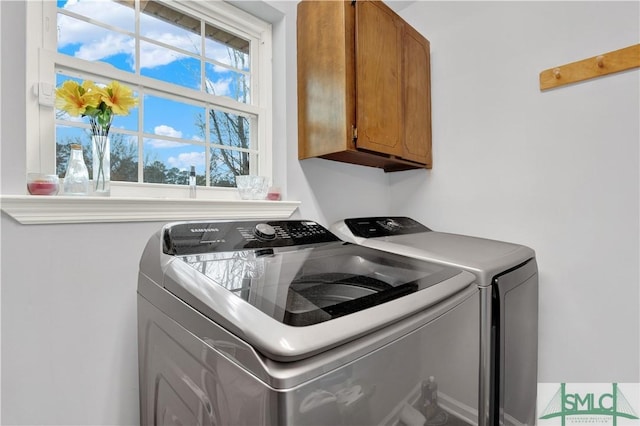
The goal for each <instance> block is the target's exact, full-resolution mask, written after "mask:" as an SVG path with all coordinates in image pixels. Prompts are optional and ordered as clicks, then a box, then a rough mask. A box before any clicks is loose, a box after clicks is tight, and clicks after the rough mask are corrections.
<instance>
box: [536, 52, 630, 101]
mask: <svg viewBox="0 0 640 426" xmlns="http://www.w3.org/2000/svg"><path fill="white" fill-rule="evenodd" d="M638 67H640V44H634V45H632V46H629V47H625V48H623V49H619V50H614V51H611V52H608V53H603V54H601V55H598V56H594V57H592V58H588V59H583V60H581V61H577V62H572V63H570V64H566V65H561V66H559V67H554V68H549V69H547V70H544V71H542V72H541V73H540V90H547V89H552V88H554V87H559V86H564V85H565V84H571V83H576V82H578V81H583V80H588V79H591V78H596V77H601V76H603V75H607V74H611V73H614V72H619V71H624V70H628V69H631V68H638Z"/></svg>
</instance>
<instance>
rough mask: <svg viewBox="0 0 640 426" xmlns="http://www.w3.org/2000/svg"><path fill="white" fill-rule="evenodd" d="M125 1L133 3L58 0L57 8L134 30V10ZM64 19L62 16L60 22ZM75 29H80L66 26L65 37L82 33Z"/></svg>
mask: <svg viewBox="0 0 640 426" xmlns="http://www.w3.org/2000/svg"><path fill="white" fill-rule="evenodd" d="M125 3H133V1H131V2H126V1H107V0H100V1H96V0H82V1H76V0H69V1H66V0H58V9H62V10H64V11H70V12H73V13H76V14H78V15H82V16H84V17H87V18H89V19H92V20H94V21H98V22H102V23H104V24H107V25H110V26H113V27H117V28H120V29H122V30H124V31H128V32H134V31H135V11H134V10H133V4H129V5H126V4H125ZM64 19H66V17H64V16H62V22H65V21H64ZM60 23H61V15H60V14H59V15H58V25H60ZM65 26H66V25H65ZM75 30H80V28H74V27H73V26H69V27H67V31H66V32H65V33H66V34H65V37H67V36H70V35H73V34H76V35H81V36H83V35H84V34H82V33H81V32H76V31H75ZM82 38H84V37H82ZM63 40H66V38H63Z"/></svg>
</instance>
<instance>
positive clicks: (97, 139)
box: [56, 80, 138, 191]
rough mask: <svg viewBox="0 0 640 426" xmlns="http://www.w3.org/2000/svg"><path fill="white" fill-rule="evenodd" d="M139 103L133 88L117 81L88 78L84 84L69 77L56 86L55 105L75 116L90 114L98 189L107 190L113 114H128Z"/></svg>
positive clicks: (94, 170) (95, 176)
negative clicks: (107, 159)
mask: <svg viewBox="0 0 640 426" xmlns="http://www.w3.org/2000/svg"><path fill="white" fill-rule="evenodd" d="M137 103H138V100H137V99H136V98H135V97H134V96H133V91H132V90H131V89H130V88H129V87H127V86H125V85H122V84H120V83H119V82H117V81H112V82H111V83H109V84H108V85H106V86H104V87H102V86H98V85H97V84H95V83H94V82H93V81H90V80H85V81H83V82H82V84H80V83H78V82H77V81H75V80H67V81H65V82H64V83H62V85H61V86H60V87H59V88H57V89H56V108H58V109H60V110H63V111H66V112H67V113H68V114H69V115H70V116H72V117H78V116H82V117H89V124H90V125H91V135H92V141H93V146H94V169H93V174H94V178H93V179H94V183H95V185H96V190H97V191H98V190H105V189H107V190H108V188H106V185H108V180H109V178H108V174H110V173H109V165H105V158H109V152H108V149H109V148H108V143H107V142H108V140H107V137H108V136H109V130H110V129H111V123H112V122H113V117H114V115H127V114H129V109H130V108H133V107H134V106H136V105H137ZM105 155H106V157H105ZM96 166H97V167H96ZM105 168H106V169H107V170H106V171H105Z"/></svg>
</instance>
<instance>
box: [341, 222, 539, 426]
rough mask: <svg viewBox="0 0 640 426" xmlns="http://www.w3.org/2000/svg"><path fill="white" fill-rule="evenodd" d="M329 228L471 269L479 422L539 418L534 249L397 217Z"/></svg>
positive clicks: (488, 425) (351, 238)
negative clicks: (476, 305) (476, 302)
mask: <svg viewBox="0 0 640 426" xmlns="http://www.w3.org/2000/svg"><path fill="white" fill-rule="evenodd" d="M330 229H331V231H332V232H333V233H334V234H335V235H337V236H338V237H339V238H341V239H342V240H344V241H348V242H351V243H354V244H358V245H360V246H365V247H371V248H376V249H379V250H383V251H386V252H389V253H396V254H401V255H404V256H410V257H414V258H416V259H422V260H427V261H430V262H436V263H439V264H442V265H447V266H453V267H456V268H461V269H464V270H467V271H469V272H471V273H473V274H474V275H475V276H476V284H477V286H478V288H479V291H480V316H479V318H478V325H479V330H480V331H479V333H480V340H479V341H480V377H479V386H480V390H479V393H480V402H479V424H480V425H483V426H502V425H514V426H515V425H529V426H532V425H534V424H535V414H536V396H537V354H538V270H537V263H536V258H535V252H534V251H533V250H532V249H530V248H528V247H525V246H522V245H518V244H512V243H507V242H502V241H494V240H489V239H483V238H475V237H470V236H465V235H457V234H450V233H443V232H435V231H432V230H431V229H429V228H427V227H426V226H424V225H423V224H421V223H419V222H417V221H415V220H413V219H411V218H407V217H397V216H395V217H366V218H351V219H345V220H341V221H338V222H336V223H335V224H333V225H332V226H331V228H330Z"/></svg>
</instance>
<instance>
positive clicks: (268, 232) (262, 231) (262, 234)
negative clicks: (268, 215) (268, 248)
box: [253, 223, 276, 240]
mask: <svg viewBox="0 0 640 426" xmlns="http://www.w3.org/2000/svg"><path fill="white" fill-rule="evenodd" d="M253 234H254V235H255V236H256V237H258V238H259V239H261V240H273V239H275V238H276V230H275V228H274V227H273V226H271V225H269V224H267V223H259V224H257V225H256V227H255V228H254V229H253Z"/></svg>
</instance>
